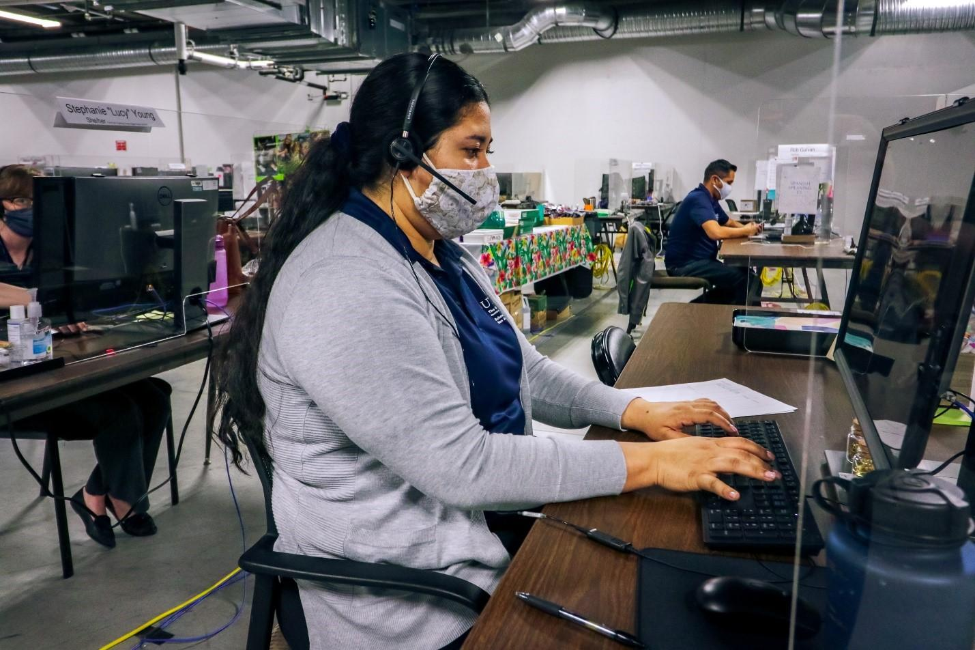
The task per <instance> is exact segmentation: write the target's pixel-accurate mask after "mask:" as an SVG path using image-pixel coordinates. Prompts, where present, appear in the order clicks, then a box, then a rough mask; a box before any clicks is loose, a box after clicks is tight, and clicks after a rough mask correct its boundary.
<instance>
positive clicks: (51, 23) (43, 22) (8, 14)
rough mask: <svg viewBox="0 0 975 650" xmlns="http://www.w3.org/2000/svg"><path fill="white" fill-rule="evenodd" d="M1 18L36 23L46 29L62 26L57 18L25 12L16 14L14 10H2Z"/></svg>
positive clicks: (0, 12) (0, 11)
mask: <svg viewBox="0 0 975 650" xmlns="http://www.w3.org/2000/svg"><path fill="white" fill-rule="evenodd" d="M0 19H4V20H15V21H17V22H19V23H27V24H29V25H36V26H37V27H43V28H44V29H58V28H59V27H61V23H60V22H58V21H56V20H48V19H47V18H37V17H36V16H26V15H24V14H16V13H14V12H12V11H3V10H0Z"/></svg>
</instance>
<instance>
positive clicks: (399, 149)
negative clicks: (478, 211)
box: [389, 138, 477, 205]
mask: <svg viewBox="0 0 975 650" xmlns="http://www.w3.org/2000/svg"><path fill="white" fill-rule="evenodd" d="M400 140H401V138H396V139H395V140H393V142H392V144H390V145H389V150H390V152H391V153H392V154H393V157H397V158H398V156H402V157H403V158H404V160H408V161H410V162H411V163H414V164H416V165H418V166H420V167H422V168H423V169H425V170H427V171H428V172H430V174H432V175H433V176H434V178H437V179H438V180H440V182H442V183H443V184H444V185H446V186H447V187H449V188H450V189H452V190H453V191H454V192H457V193H458V194H460V196H461V198H463V199H464V200H465V201H467V202H468V203H470V204H471V205H475V204H476V203H477V201H476V200H475V199H473V198H471V197H470V196H468V195H467V193H465V192H463V191H461V189H460V188H459V187H457V186H456V185H454V184H453V183H451V182H450V181H448V180H447V179H446V178H444V177H443V175H442V174H441V173H440V172H438V171H437V170H436V169H434V168H433V167H431V166H430V165H428V164H426V163H425V162H423V160H422V159H421V158H417V157H416V155H414V153H413V148H412V147H403V146H402V144H401V142H400ZM407 142H409V140H407Z"/></svg>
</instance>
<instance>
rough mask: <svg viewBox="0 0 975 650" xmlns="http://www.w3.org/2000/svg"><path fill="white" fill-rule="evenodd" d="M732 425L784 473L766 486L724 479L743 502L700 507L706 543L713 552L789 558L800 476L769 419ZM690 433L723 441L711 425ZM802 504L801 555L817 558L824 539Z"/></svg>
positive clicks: (711, 498) (717, 500)
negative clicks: (747, 552)
mask: <svg viewBox="0 0 975 650" xmlns="http://www.w3.org/2000/svg"><path fill="white" fill-rule="evenodd" d="M735 426H737V427H738V433H739V434H740V435H741V436H742V437H744V438H748V439H749V440H751V441H753V442H756V443H758V444H760V445H761V446H763V447H765V448H766V449H768V450H769V451H771V452H772V453H773V454H775V460H774V461H772V463H773V464H774V466H775V469H777V470H778V471H779V473H781V474H782V479H781V480H777V481H773V482H771V483H769V482H767V481H761V480H757V479H752V478H747V477H745V476H738V475H734V474H722V475H721V476H720V478H721V480H723V481H724V482H725V483H727V484H728V485H730V486H731V487H733V488H735V489H736V490H737V491H738V493H739V494H740V495H741V498H739V499H738V501H728V500H726V499H722V498H721V497H719V496H717V495H714V494H707V495H706V496H705V497H704V499H703V503H702V505H701V522H702V524H703V526H704V543H705V544H706V545H707V546H710V547H713V548H722V549H739V550H750V551H761V552H766V553H778V552H781V553H793V552H795V544H796V526H797V523H798V521H799V503H800V498H801V497H802V496H803V495H802V494H801V493H800V491H799V489H800V484H799V476H798V474H797V473H796V468H795V465H793V464H792V459H791V458H790V457H789V451H788V450H787V449H786V448H785V443H784V442H783V441H782V433H781V432H780V431H779V425H778V424H777V423H776V422H774V421H771V420H765V421H761V422H754V421H752V422H749V421H738V420H736V421H735ZM694 433H695V435H698V436H706V437H708V438H722V437H724V436H726V435H727V434H726V433H725V432H724V431H723V430H721V429H719V428H718V427H716V426H714V425H711V424H699V425H697V427H696V428H695V432H694ZM801 502H802V504H803V508H805V513H804V514H803V529H804V532H803V535H802V549H801V552H802V554H803V555H815V554H816V553H819V552H820V551H821V550H823V537H822V535H820V533H819V528H818V527H817V526H816V521H815V520H814V519H813V518H812V513H811V512H810V511H809V505H808V503H806V499H805V498H801Z"/></svg>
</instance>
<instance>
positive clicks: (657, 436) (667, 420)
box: [620, 398, 738, 440]
mask: <svg viewBox="0 0 975 650" xmlns="http://www.w3.org/2000/svg"><path fill="white" fill-rule="evenodd" d="M705 423H711V424H713V425H715V426H717V427H720V428H721V429H724V431H725V432H727V434H728V435H729V436H737V435H738V429H736V428H735V425H734V424H733V423H732V421H731V416H730V415H728V412H727V411H725V410H724V409H723V408H721V407H720V406H719V405H718V403H717V402H715V401H713V400H709V399H697V400H694V401H693V402H648V401H646V400H645V399H640V398H638V399H635V400H633V401H632V402H630V405H629V406H627V407H626V410H625V411H624V412H623V418H622V420H621V422H620V424H622V426H623V428H624V429H628V430H633V431H641V432H643V433H644V434H646V436H647V437H648V438H650V440H670V439H672V438H683V437H685V436H686V435H687V434H686V433H684V432H683V431H682V429H683V428H684V427H689V426H693V425H695V424H705Z"/></svg>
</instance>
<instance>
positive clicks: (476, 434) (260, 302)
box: [218, 54, 774, 649]
mask: <svg viewBox="0 0 975 650" xmlns="http://www.w3.org/2000/svg"><path fill="white" fill-rule="evenodd" d="M424 78H425V79H426V80H425V82H424ZM421 83H422V86H419V85H420V84H421ZM418 86H419V87H420V88H421V90H420V92H419V95H418V96H416V99H415V113H414V114H413V119H412V124H411V125H410V128H409V131H410V132H409V138H408V139H409V140H410V146H409V148H410V149H412V152H413V155H412V156H407V155H405V154H404V153H403V149H404V146H403V144H402V143H401V142H394V140H396V138H398V137H399V136H402V135H403V131H404V116H405V115H406V114H407V111H408V106H409V105H410V104H411V97H413V96H414V95H415V92H416V88H417V87H418ZM491 141H492V137H491V117H490V108H489V105H488V98H487V94H486V92H485V91H484V88H483V87H482V86H481V84H480V83H479V82H478V81H477V80H476V79H474V78H473V77H471V76H470V75H468V74H467V73H465V72H464V71H463V70H462V69H461V68H460V67H459V66H457V65H456V64H455V63H453V62H451V61H448V60H445V59H435V60H428V59H427V57H425V56H422V55H420V54H403V55H399V56H395V57H393V58H391V59H388V60H386V61H384V62H383V63H382V64H380V65H379V66H377V67H376V68H375V69H374V70H373V71H372V72H371V73H370V74H369V76H368V77H367V78H366V79H365V81H364V82H363V83H362V85H361V86H360V88H359V90H358V92H357V93H356V96H355V100H354V101H353V104H352V108H351V114H350V120H349V122H348V123H347V124H346V123H343V124H340V125H339V127H338V128H337V129H336V131H335V133H334V134H333V136H332V138H331V140H330V141H323V142H320V143H318V144H316V145H315V146H314V147H313V148H312V151H311V153H310V155H309V157H308V159H306V161H305V163H304V165H303V166H302V167H301V168H300V170H299V171H298V172H297V173H296V175H295V176H294V177H293V178H289V181H288V186H287V189H286V192H285V198H284V201H283V208H282V213H281V215H280V217H279V218H278V219H277V220H276V221H275V223H274V225H273V226H272V228H271V231H270V233H269V236H268V241H267V243H266V244H265V249H264V253H263V256H262V260H261V266H260V270H259V272H258V274H257V277H256V278H255V279H254V281H253V282H252V283H251V286H250V288H249V289H248V292H247V294H246V297H245V299H244V303H243V305H242V308H241V310H240V311H239V312H238V315H237V318H236V320H235V324H234V331H233V332H232V334H231V336H229V337H228V345H227V346H226V347H224V348H223V350H222V357H221V359H220V360H219V363H218V390H219V397H220V401H221V403H222V405H223V410H222V416H221V418H222V421H221V422H220V426H219V429H218V431H219V435H220V438H221V440H222V441H223V442H224V443H225V444H226V445H227V446H228V447H229V449H230V451H231V452H232V453H233V454H234V458H235V461H240V459H241V443H240V438H239V436H247V437H248V438H249V439H250V440H251V441H252V442H254V443H255V444H256V445H258V446H259V447H262V448H265V449H266V450H267V452H268V453H269V454H270V455H271V458H272V459H273V468H274V491H273V497H272V501H273V503H272V505H273V511H274V516H275V522H276V525H277V528H278V531H279V538H278V541H277V549H278V550H281V551H285V552H291V553H301V554H308V555H317V556H323V557H335V558H348V559H353V560H359V561H365V562H384V563H391V564H399V565H404V566H409V567H414V568H418V569H426V570H435V571H442V572H445V573H449V574H451V575H455V576H459V577H461V578H464V579H467V580H469V581H471V582H474V583H476V584H478V585H480V586H481V587H483V588H485V589H488V590H491V589H493V588H494V586H495V585H496V584H497V582H498V580H499V578H500V575H501V573H502V572H503V571H504V568H505V567H506V566H507V564H508V562H509V561H510V554H511V552H512V551H513V550H514V548H515V547H516V546H517V543H518V540H517V535H516V534H514V533H515V531H512V530H510V527H507V526H505V525H504V523H503V522H504V520H503V519H502V518H500V517H499V516H496V515H493V514H491V513H492V512H494V511H501V510H511V509H515V508H525V507H535V506H539V505H541V504H545V503H548V502H553V501H568V500H573V499H582V498H587V497H594V496H600V495H610V494H619V493H620V492H622V491H627V490H634V489H638V488H642V487H646V486H650V485H660V486H664V487H667V488H670V489H674V490H700V489H706V490H711V491H713V492H716V493H718V494H721V495H722V496H725V497H726V498H731V499H734V498H737V494H736V493H734V492H733V491H732V490H731V488H729V487H728V486H727V485H725V484H723V483H722V482H721V481H720V480H719V479H718V478H717V476H716V472H724V471H738V472H741V473H743V474H745V475H748V476H752V477H755V478H758V479H768V477H770V476H771V477H774V473H768V472H769V471H770V470H769V468H768V466H767V465H766V463H765V459H767V458H768V456H767V455H766V451H765V450H763V449H761V448H760V447H758V446H757V445H754V444H751V443H750V442H748V441H747V440H744V439H741V438H737V437H729V438H725V439H721V440H711V439H704V438H693V437H686V436H684V435H683V434H682V433H681V432H680V428H681V427H682V426H685V425H689V424H692V423H695V422H714V423H716V424H718V425H719V426H722V427H723V428H725V429H726V430H728V431H729V432H733V427H732V425H731V423H730V422H729V420H728V416H727V414H726V413H725V412H724V411H723V410H722V409H721V408H720V407H718V406H717V405H716V404H714V403H713V402H710V401H701V402H693V403H676V404H648V403H646V402H644V401H642V400H639V399H637V400H634V399H633V398H632V396H630V395H627V394H625V393H622V392H620V391H616V390H614V389H612V388H608V387H606V386H603V385H602V384H600V383H599V382H590V381H588V380H585V379H583V378H581V377H579V376H577V375H575V374H573V373H571V372H569V371H567V370H565V369H563V368H560V367H559V366H557V365H556V364H555V363H553V362H551V361H549V360H548V359H546V358H545V357H542V356H541V355H540V354H538V352H536V351H535V350H534V348H532V347H531V345H529V344H528V342H527V341H526V340H525V338H524V337H523V336H522V334H521V332H520V331H519V330H518V329H517V328H516V327H515V326H514V325H513V324H512V323H511V322H510V320H509V319H508V317H507V314H506V312H505V310H504V309H503V307H502V305H501V303H500V302H499V300H498V299H497V297H496V295H495V293H494V290H493V288H492V285H491V283H490V280H489V279H488V277H487V276H486V275H485V273H484V272H483V270H482V269H481V268H480V267H479V266H478V263H477V262H476V260H475V259H474V258H473V257H472V256H471V255H469V254H468V253H466V252H465V251H464V250H463V249H462V248H461V247H459V246H458V245H456V244H454V243H453V242H451V241H450V238H453V237H456V236H458V235H462V234H464V233H467V232H470V231H471V230H473V229H474V228H476V227H477V226H478V225H479V224H480V223H481V222H483V221H484V219H485V218H486V217H487V216H488V214H489V213H490V212H491V210H492V209H493V208H494V206H495V204H496V202H497V198H498V185H497V179H496V178H495V175H494V170H493V168H492V167H491V166H490V163H489V161H488V155H489V153H490V151H489V147H490V145H491ZM391 145H392V146H391ZM421 156H422V160H423V161H424V162H425V163H426V165H427V166H428V167H430V168H431V169H433V170H437V171H438V173H439V174H440V175H441V176H442V177H443V179H445V180H446V181H449V183H450V184H452V185H453V186H455V187H456V189H457V190H460V191H461V192H463V193H464V194H466V195H467V196H469V197H470V198H471V199H472V200H473V203H471V202H469V201H467V200H466V199H465V198H464V197H463V196H461V195H460V193H458V192H457V191H455V189H452V188H451V187H450V186H449V185H448V184H447V183H445V182H444V180H442V179H438V178H436V177H435V176H434V175H432V174H431V172H430V171H428V170H427V169H424V168H423V167H422V166H420V165H418V164H417V162H416V160H417V159H418V158H421ZM532 418H535V419H537V420H539V421H542V422H545V423H549V424H552V425H555V426H560V427H583V426H587V425H590V424H600V425H604V426H610V427H614V428H617V429H620V428H628V429H637V430H640V431H643V432H645V433H646V434H647V436H648V438H650V439H651V440H660V441H661V442H655V443H652V444H651V443H648V444H639V443H635V444H634V443H617V442H614V441H601V442H595V441H572V442H567V441H564V440H553V439H548V438H536V437H534V436H532V435H530V434H531V422H532ZM299 589H300V593H301V603H302V607H303V610H304V614H305V620H306V622H307V626H308V632H309V639H310V643H311V647H312V648H317V649H323V648H346V647H358V648H389V647H397V648H439V647H441V646H444V645H445V644H450V645H452V646H455V645H459V643H460V642H461V640H462V638H463V636H464V635H465V634H466V631H467V629H468V628H469V627H470V626H471V625H472V623H473V615H472V614H471V613H470V612H468V611H466V610H464V609H462V608H460V607H456V606H454V605H452V604H451V603H448V602H446V601H443V600H437V599H434V598H428V597H420V596H413V595H404V594H402V593H389V592H384V591H372V590H366V589H358V588H342V587H335V588H332V589H326V588H323V587H322V586H320V585H315V584H310V583H308V584H306V583H299Z"/></svg>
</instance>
